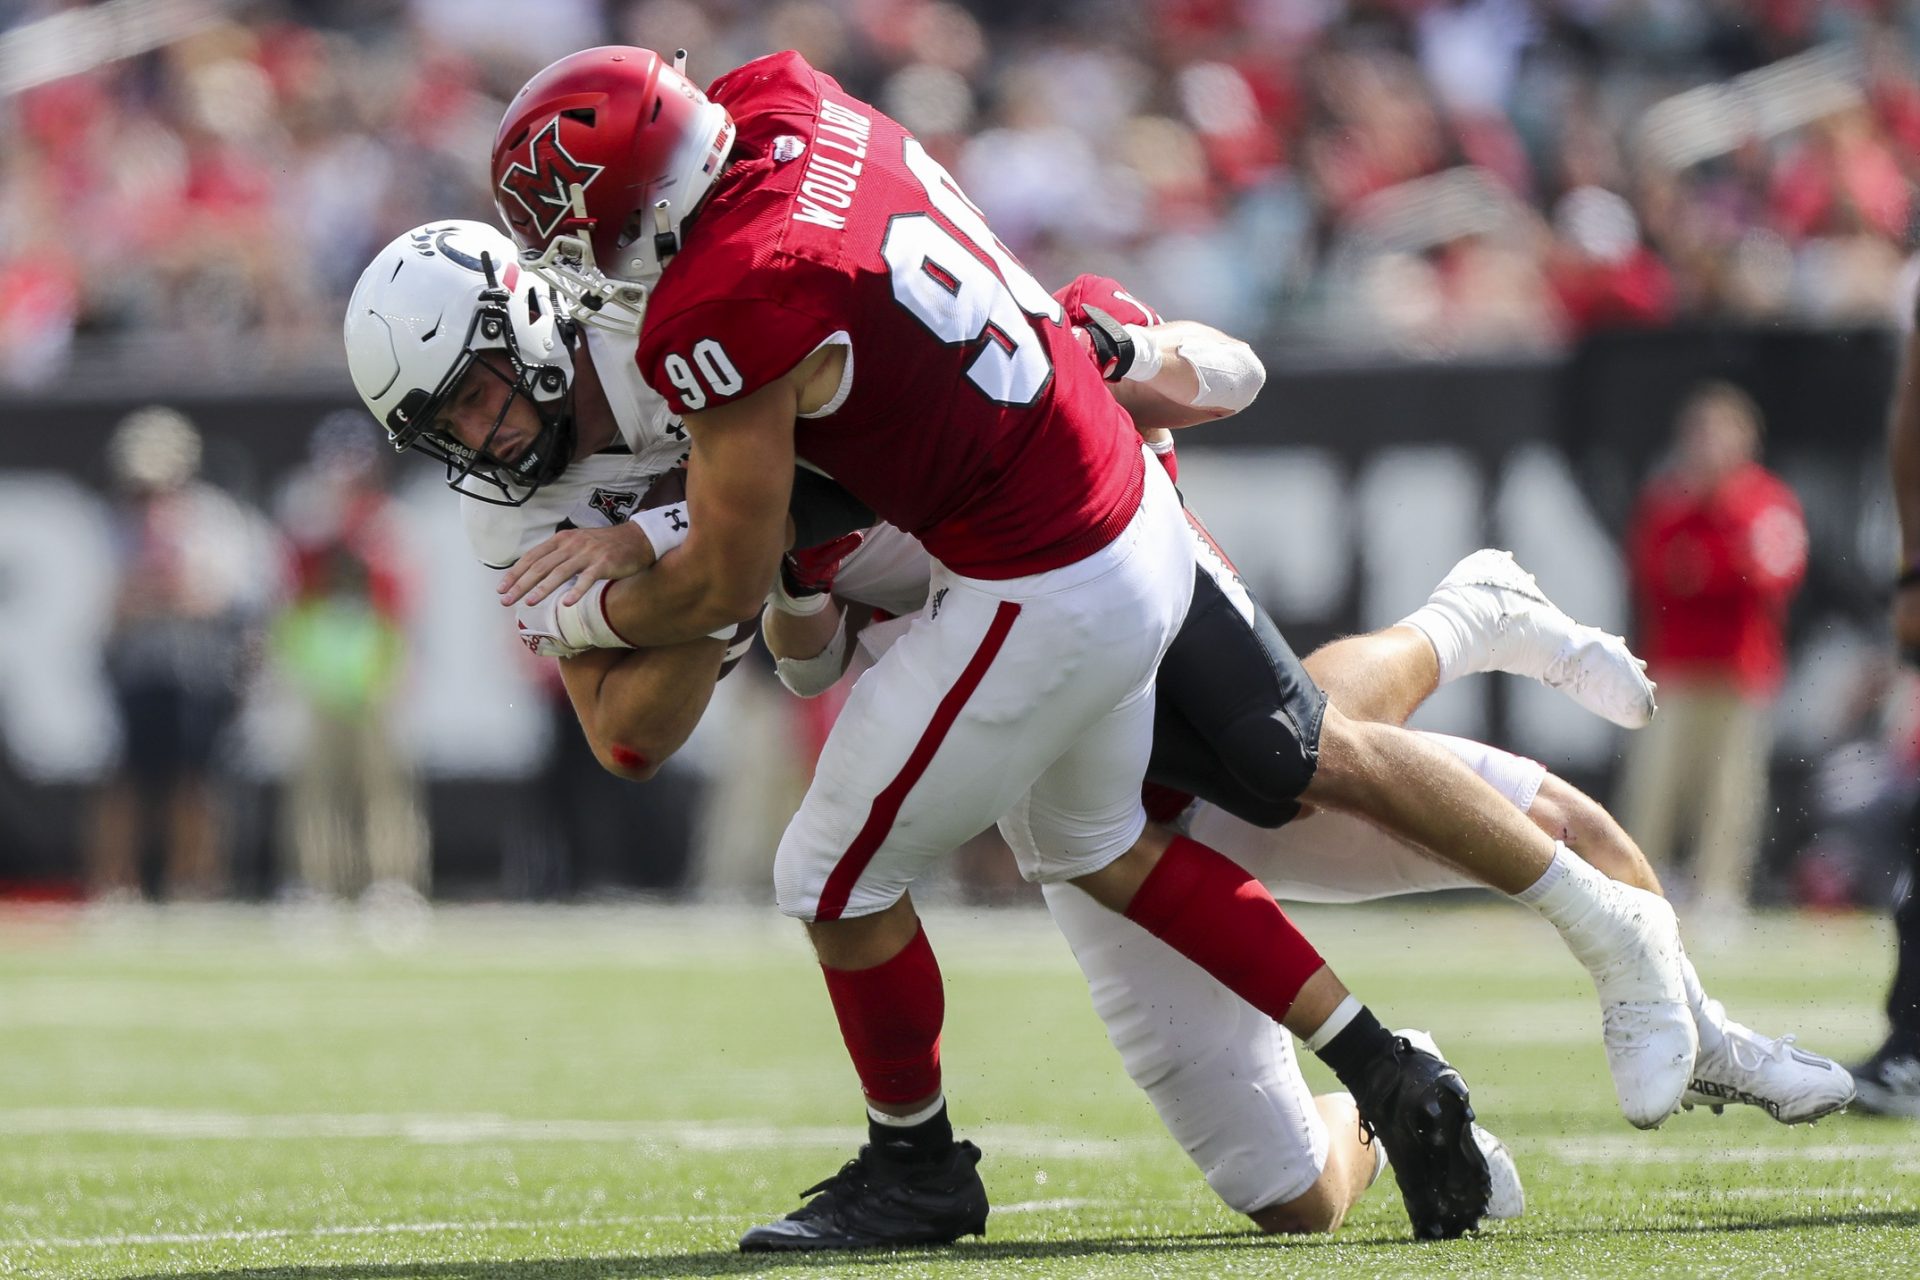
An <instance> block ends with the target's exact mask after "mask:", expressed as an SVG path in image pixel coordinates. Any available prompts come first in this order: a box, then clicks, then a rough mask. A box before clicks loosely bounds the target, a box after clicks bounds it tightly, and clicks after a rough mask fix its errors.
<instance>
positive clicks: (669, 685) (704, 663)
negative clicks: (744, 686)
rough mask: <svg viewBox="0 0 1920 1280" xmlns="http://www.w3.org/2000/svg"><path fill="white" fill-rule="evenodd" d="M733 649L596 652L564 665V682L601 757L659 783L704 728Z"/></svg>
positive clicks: (696, 646)
mask: <svg viewBox="0 0 1920 1280" xmlns="http://www.w3.org/2000/svg"><path fill="white" fill-rule="evenodd" d="M725 652H726V644H725V643H724V642H723V641H719V640H714V639H710V638H709V639H700V640H693V641H689V642H688V643H686V644H677V645H668V646H665V647H663V648H658V649H630V650H629V649H592V650H589V651H587V652H586V653H582V654H580V655H578V656H576V657H572V658H562V659H560V678H561V680H562V681H563V682H564V683H565V684H566V687H567V697H568V699H569V700H570V701H572V703H573V710H574V714H575V715H576V716H578V717H579V719H580V728H581V730H582V731H583V732H585V734H586V735H587V742H588V744H589V745H590V746H592V748H593V756H594V759H596V760H598V761H599V762H600V764H601V767H602V768H604V769H606V770H607V772H609V773H612V774H614V775H616V776H618V777H622V778H628V779H631V780H633V781H635V782H644V781H646V780H647V779H648V778H651V777H652V776H653V775H654V774H655V773H656V772H658V771H659V768H660V766H661V764H662V763H664V762H665V761H666V759H667V757H668V756H671V755H672V754H673V753H674V752H676V751H678V750H679V749H680V748H681V747H682V746H683V745H685V743H686V741H687V736H688V735H689V734H691V733H692V732H693V727H694V726H695V725H696V724H698V723H699V722H700V717H701V715H702V714H703V713H704V712H705V711H706V709H707V702H708V701H709V700H710V699H711V698H712V697H713V686H714V683H715V681H717V680H718V679H719V678H720V661H721V655H722V654H724V653H725Z"/></svg>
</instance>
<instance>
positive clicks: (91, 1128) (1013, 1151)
mask: <svg viewBox="0 0 1920 1280" xmlns="http://www.w3.org/2000/svg"><path fill="white" fill-rule="evenodd" d="M971 1132H972V1133H973V1134H974V1135H975V1136H977V1137H978V1138H979V1139H980V1141H982V1142H985V1143H990V1144H991V1145H992V1147H993V1149H994V1150H995V1151H996V1153H1004V1154H1007V1155H1010V1156H1020V1157H1024V1158H1028V1159H1037V1160H1046V1159H1088V1160H1099V1159H1107V1158H1110V1157H1112V1156H1113V1155H1115V1154H1116V1153H1120V1152H1129V1151H1139V1150H1142V1149H1146V1148H1151V1147H1163V1146H1165V1145H1166V1140H1165V1139H1164V1138H1161V1137H1157V1136H1156V1137H1129V1138H1111V1139H1105V1140H1093V1139H1076V1138H1058V1137H1051V1136H1049V1135H1047V1134H1044V1133H1040V1132H1037V1131H1035V1130H1033V1129H1029V1128H1022V1127H1019V1126H1013V1125H1004V1126H993V1125H989V1126H984V1127H982V1128H980V1129H977V1130H973V1131H971ZM78 1133H85V1134H101V1135H106V1136H137V1137H142V1138H179V1139H186V1140H199V1139H213V1140H225V1139H238V1140H245V1141H265V1140H271V1139H291V1140H296V1141H300V1140H309V1139H314V1138H374V1139H388V1140H391V1139H398V1140H401V1141H405V1142H419V1143H439V1144H461V1143H476V1142H607V1143H616V1144H618V1143H633V1144H638V1145H642V1146H654V1147H683V1148H686V1149H688V1150H694V1151H766V1150H774V1149H779V1148H797V1147H822V1148H828V1149H832V1148H839V1147H847V1146H850V1145H852V1143H853V1142H854V1141H855V1140H856V1139H857V1138H858V1136H859V1134H858V1131H857V1130H855V1129H854V1128H852V1127H850V1126H844V1125H842V1126H836V1127H832V1128H785V1127H778V1126H774V1125H771V1124H764V1125H749V1124H740V1123H737V1122H715V1123H699V1122H690V1121H675V1122H644V1121H632V1120H528V1119H515V1118H512V1117H508V1116H496V1115H360V1114H346V1115H328V1114H312V1115H308V1114H303V1115H242V1114H237V1113H233V1112H220V1111H166V1110H159V1109H155V1108H141V1107H73V1108H65V1107H39V1108H27V1109H21V1110H13V1111H0V1134H6V1135H9V1136H31V1135H47V1134H78Z"/></svg>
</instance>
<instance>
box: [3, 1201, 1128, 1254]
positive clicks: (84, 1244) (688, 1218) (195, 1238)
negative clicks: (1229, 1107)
mask: <svg viewBox="0 0 1920 1280" xmlns="http://www.w3.org/2000/svg"><path fill="white" fill-rule="evenodd" d="M1118 1203H1119V1202H1117V1201H1111V1200H1090V1199H1085V1198H1078V1197H1068V1196H1062V1197H1059V1198H1057V1199H1053V1200H1024V1201H1020V1202H1017V1203H1014V1204H1003V1205H995V1206H994V1207H993V1211H994V1213H996V1214H998V1215H1001V1216H1003V1217H1004V1216H1005V1215H1007V1214H1013V1213H1053V1212H1057V1211H1060V1210H1066V1209H1089V1208H1100V1207H1117V1206H1118ZM1130 1207H1138V1202H1131V1203H1130ZM753 1216H754V1215H753V1214H751V1213H647V1214H637V1215H632V1216H627V1217H619V1218H541V1219H533V1220H527V1221H508V1222H502V1221H499V1220H497V1219H487V1220H482V1221H478V1222H370V1223H360V1224H355V1225H353V1226H337V1227H263V1228H261V1229H260V1230H257V1231H155V1232H146V1233H141V1234H124V1235H103V1236H43V1237H38V1238H34V1237H27V1238H20V1239H13V1240H5V1241H4V1243H6V1244H8V1245H12V1246H18V1247H28V1248H41V1249H103V1248H114V1247H127V1246H134V1245H153V1244H215V1243H221V1242H246V1241H250V1240H287V1239H311V1238H319V1237H324V1236H392V1235H443V1234H446V1233H449V1232H457V1231H486V1232H494V1231H550V1230H554V1229H557V1228H572V1227H640V1226H649V1225H652V1224H654V1223H660V1222H728V1221H745V1220H748V1219H751V1218H752V1217H753Z"/></svg>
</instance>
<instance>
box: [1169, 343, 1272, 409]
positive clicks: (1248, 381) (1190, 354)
mask: <svg viewBox="0 0 1920 1280" xmlns="http://www.w3.org/2000/svg"><path fill="white" fill-rule="evenodd" d="M1178 354H1179V356H1180V358H1181V359H1182V360H1185V361H1186V362H1187V364H1188V365H1190V366H1191V367H1192V369H1193V373H1194V376H1195V377H1196V378H1198V379H1199V380H1200V394H1199V395H1197V396H1195V397H1194V400H1193V404H1194V407H1195V408H1197V409H1225V410H1227V411H1228V412H1230V413H1238V412H1240V411H1241V410H1242V409H1244V408H1246V407H1247V406H1248V405H1250V404H1252V403H1253V398H1254V397H1255V396H1257V395H1259V394H1260V388H1261V387H1263V386H1265V385H1266V381H1267V367H1266V366H1265V365H1263V364H1261V363H1260V357H1259V356H1257V355H1255V354H1253V348H1252V347H1250V346H1248V345H1247V344H1246V343H1244V342H1239V341H1236V340H1235V339H1232V338H1228V337H1224V336H1223V337H1213V336H1210V335H1209V336H1202V337H1194V338H1188V339H1187V340H1186V341H1184V342H1182V343H1181V344H1180V346H1179V348H1178Z"/></svg>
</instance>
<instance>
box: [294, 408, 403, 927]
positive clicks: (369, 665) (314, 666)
mask: <svg viewBox="0 0 1920 1280" xmlns="http://www.w3.org/2000/svg"><path fill="white" fill-rule="evenodd" d="M380 439H381V436H380V432H379V430H378V429H377V427H376V426H375V425H374V424H373V423H372V422H371V421H370V420H369V419H368V418H367V415H366V414H364V413H361V412H359V411H358V410H351V411H348V410H343V411H341V412H339V413H334V414H329V415H328V416H327V417H325V418H323V419H321V421H320V424H319V425H318V426H317V427H316V428H315V429H314V433H313V442H312V446H311V451H310V455H309V459H308V462H307V465H306V467H305V468H304V470H302V471H301V472H300V474H298V475H297V476H295V477H294V479H293V481H292V482H291V483H290V484H289V486H288V489H287V492H286V495H285V497H284V499H283V500H282V502H281V510H280V526H281V532H282V534H283V535H284V537H285V538H286V541H287V547H288V553H289V557H290V566H289V568H290V573H289V577H290V580H291V592H290V599H289V601H288V603H287V606H286V608H285V609H284V610H283V611H282V612H281V614H280V616H279V617H278V618H277V619H276V620H275V621H274V624H273V630H272V640H273V654H274V658H275V661H276V666H277V667H278V668H279V671H280V673H281V675H282V676H283V678H284V679H285V680H286V681H287V682H288V683H289V684H290V685H291V686H292V687H293V690H294V692H295V693H296V694H297V695H298V696H299V698H300V701H301V703H302V704H303V707H304V709H305V711H306V713H307V714H306V721H307V724H306V730H307V732H306V738H305V742H304V744H303V746H302V748H301V750H300V753H299V755H298V757H297V758H296V759H295V761H294V763H293V766H292V768H291V770H290V772H289V774H288V777H287V784H286V792H285V795H284V796H283V798H282V801H281V806H280V818H281V822H280V827H281V846H282V849H281V852H282V860H283V865H284V866H285V867H286V868H287V869H288V871H289V872H290V873H291V874H290V878H291V880H292V881H293V882H294V884H295V886H297V889H296V891H297V892H303V893H305V894H310V895H314V896H317V897H322V898H352V897H355V896H359V895H362V894H365V895H368V897H369V899H378V898H381V897H387V898H392V899H395V900H398V901H411V902H415V903H417V902H421V901H424V894H425V891H426V888H427V830H426V823H425V820H424V818H423V817H422V814H421V808H420V799H419V787H418V784H417V783H416V781H415V778H414V771H413V765H412V761H411V760H410V759H409V758H408V752H407V750H406V748H405V747H404V746H403V745H402V743H401V742H400V741H399V737H398V734H397V733H396V731H395V726H394V724H393V722H392V712H393V704H394V695H395V694H396V693H397V692H398V690H399V686H400V679H401V677H402V675H403V674H404V672H405V668H406V610H407V605H408V601H409V595H410V593H409V589H408V579H409V577H410V576H411V575H410V574H409V572H408V566H407V563H406V558H405V548H406V542H405V539H404V538H403V537H402V536H401V531H400V529H399V528H398V527H397V526H398V521H399V516H398V513H397V512H396V511H395V509H394V505H393V500H392V499H391V498H390V497H388V495H387V491H386V486H385V483H384V476H383V468H382V464H383V462H384V461H385V458H384V454H385V451H384V450H383V449H382V448H381V444H380Z"/></svg>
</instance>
